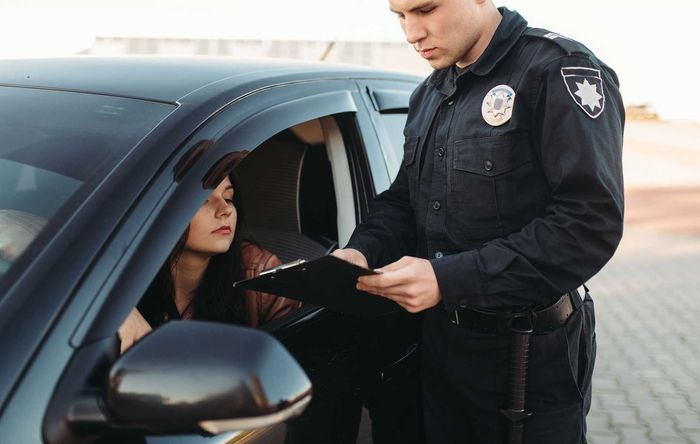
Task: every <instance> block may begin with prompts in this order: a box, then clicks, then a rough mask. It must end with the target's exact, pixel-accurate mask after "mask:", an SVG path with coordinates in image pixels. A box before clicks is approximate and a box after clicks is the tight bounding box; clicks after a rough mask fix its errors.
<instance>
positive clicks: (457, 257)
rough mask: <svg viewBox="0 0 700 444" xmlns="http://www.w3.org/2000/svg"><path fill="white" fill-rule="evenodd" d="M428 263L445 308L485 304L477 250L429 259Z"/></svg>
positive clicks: (452, 308)
mask: <svg viewBox="0 0 700 444" xmlns="http://www.w3.org/2000/svg"><path fill="white" fill-rule="evenodd" d="M430 264H431V265H432V266H433V271H434V272H435V277H436V278H437V281H438V286H439V287H440V295H441V297H442V303H443V305H444V307H445V309H446V310H448V311H451V310H454V309H456V308H468V307H478V306H484V305H486V300H485V299H486V297H485V291H484V284H483V282H482V279H481V273H480V272H479V262H478V251H477V250H472V251H465V252H463V253H458V254H453V255H448V256H443V257H441V258H439V259H430Z"/></svg>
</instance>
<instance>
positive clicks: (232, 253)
mask: <svg viewBox="0 0 700 444" xmlns="http://www.w3.org/2000/svg"><path fill="white" fill-rule="evenodd" d="M229 178H230V180H231V184H232V185H233V189H234V193H233V205H234V207H236V211H237V213H238V217H237V221H236V229H235V230H234V236H233V242H232V243H231V247H230V248H229V249H228V251H227V252H225V253H222V254H217V255H215V256H212V257H211V259H210V260H209V265H207V268H206V270H205V271H204V274H203V275H202V279H201V280H200V282H199V286H198V287H197V289H196V290H195V294H194V297H193V298H192V301H191V303H190V306H189V307H188V308H187V310H186V313H187V315H188V317H191V318H192V319H202V320H209V321H221V322H227V323H234V324H245V322H246V318H245V300H244V296H243V294H242V292H241V291H240V290H238V289H235V288H233V283H234V282H236V281H238V280H241V279H243V275H244V272H243V269H242V265H241V242H242V239H241V236H240V231H241V226H242V225H243V220H244V215H243V205H241V194H240V190H239V188H238V186H237V181H236V179H235V175H234V174H231V175H230V176H229ZM188 234H189V226H188V227H187V229H185V232H184V233H183V234H182V236H181V237H180V239H179V240H178V242H177V244H176V245H175V248H174V249H173V251H172V252H171V253H170V255H169V256H168V259H167V260H166V261H165V263H164V264H163V266H162V267H161V268H160V270H159V271H158V274H156V277H155V278H154V279H153V282H151V285H150V286H149V287H148V290H146V293H145V294H144V296H143V298H142V299H141V301H140V302H139V304H138V309H139V311H140V312H141V314H142V315H143V317H144V318H145V319H146V321H148V323H149V324H151V326H153V327H156V326H158V325H160V324H162V323H163V322H165V321H166V320H168V319H170V318H173V317H176V316H177V313H176V312H173V310H177V309H176V307H175V284H174V283H173V277H172V270H173V269H174V268H175V266H176V265H177V261H178V260H179V259H180V256H181V255H182V252H183V251H184V249H185V244H186V242H187V235H188Z"/></svg>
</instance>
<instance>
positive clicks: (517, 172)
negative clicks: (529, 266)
mask: <svg viewBox="0 0 700 444" xmlns="http://www.w3.org/2000/svg"><path fill="white" fill-rule="evenodd" d="M530 157H531V156H530V144H529V141H528V137H527V134H526V133H514V134H507V135H503V136H489V137H479V138H473V139H463V140H459V141H457V142H455V144H454V150H453V157H452V171H451V173H452V177H451V180H450V190H449V193H448V214H447V222H448V228H449V229H450V232H452V233H455V234H456V235H457V237H458V238H460V239H463V240H472V239H488V238H494V237H499V236H503V235H505V234H507V233H508V232H510V231H512V229H513V228H514V227H513V225H515V224H514V223H513V220H512V219H513V217H512V216H513V213H514V212H517V208H515V207H514V206H513V204H514V203H518V202H520V201H521V200H523V199H524V201H530V200H531V199H530V198H528V197H527V194H528V193H529V189H528V178H530V179H531V178H532V174H533V171H532V168H531V166H532V163H531V159H530ZM524 168H525V169H524ZM523 173H524V174H523ZM517 206H520V205H517ZM518 219H520V218H518Z"/></svg>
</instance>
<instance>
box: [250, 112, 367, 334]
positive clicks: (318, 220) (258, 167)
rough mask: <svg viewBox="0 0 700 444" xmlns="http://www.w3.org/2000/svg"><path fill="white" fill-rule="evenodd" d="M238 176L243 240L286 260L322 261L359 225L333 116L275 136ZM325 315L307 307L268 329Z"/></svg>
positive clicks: (257, 151) (258, 149)
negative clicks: (240, 193) (242, 216)
mask: <svg viewBox="0 0 700 444" xmlns="http://www.w3.org/2000/svg"><path fill="white" fill-rule="evenodd" d="M236 175H237V179H238V180H237V182H238V186H239V187H240V188H241V190H242V198H243V209H242V210H243V214H244V225H243V231H242V236H243V237H244V238H246V239H249V240H252V241H254V242H256V243H258V244H259V245H261V246H262V247H264V248H265V249H267V250H269V251H271V252H272V253H274V254H276V255H277V256H278V257H279V258H280V259H281V260H282V262H290V261H293V260H297V259H305V260H310V259H315V258H318V257H321V256H323V255H326V254H329V253H330V252H331V251H333V250H334V249H336V248H338V245H339V239H340V241H341V242H342V243H343V244H344V243H345V242H346V241H347V239H349V237H350V234H351V233H352V230H353V229H354V227H355V214H354V203H353V202H354V199H353V197H352V196H353V192H352V182H351V178H350V171H349V165H348V161H347V155H346V152H345V146H344V142H343V138H342V134H341V133H340V129H339V128H338V125H337V123H336V121H335V119H333V118H332V117H325V118H322V119H315V120H312V121H308V122H304V123H301V124H299V125H296V126H293V127H291V128H289V129H287V130H284V131H282V132H280V133H278V134H276V135H274V136H273V137H271V138H270V139H268V140H267V141H265V142H263V143H262V144H261V145H260V146H258V147H257V148H256V149H255V150H253V151H252V152H251V153H250V154H249V155H248V156H247V157H246V158H245V159H244V160H243V161H242V162H241V163H240V165H238V167H237V168H236ZM341 202H342V205H340V203H341ZM348 207H349V209H350V211H348ZM338 208H340V209H341V210H340V211H338ZM319 311H320V310H319V307H317V306H313V305H309V304H306V305H304V306H302V308H300V309H298V310H296V311H295V312H292V313H290V314H288V315H287V316H284V317H283V318H280V319H276V320H274V321H272V322H270V323H268V324H266V325H263V326H262V328H263V329H265V330H268V331H275V330H279V329H281V328H282V327H284V326H289V325H291V324H294V323H295V322H296V321H298V320H300V319H303V318H308V316H310V315H312V314H313V313H318V312H319Z"/></svg>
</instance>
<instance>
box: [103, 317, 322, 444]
mask: <svg viewBox="0 0 700 444" xmlns="http://www.w3.org/2000/svg"><path fill="white" fill-rule="evenodd" d="M108 378H109V379H108V382H107V384H106V386H105V389H104V392H103V396H102V398H103V401H104V406H105V407H106V413H107V415H108V417H109V418H110V423H112V424H113V426H124V427H129V428H131V427H134V428H145V429H148V430H150V431H152V432H156V433H187V432H189V433H192V432H204V433H209V434H218V433H222V432H225V431H231V430H245V429H252V428H258V427H265V426H269V425H272V424H275V423H278V422H281V421H284V420H287V419H289V418H291V417H294V416H296V415H299V414H301V412H303V411H304V409H305V408H306V405H307V404H308V403H309V401H310V400H311V382H310V381H309V379H308V378H307V376H306V374H305V373H304V371H303V370H302V368H301V367H300V366H299V364H298V363H297V362H296V361H295V360H294V358H292V356H291V355H290V354H289V352H287V350H286V349H284V347H282V345H281V344H280V343H279V342H278V341H277V340H276V339H274V338H273V337H272V336H270V335H269V334H267V333H264V332H262V331H259V330H253V329H250V328H245V327H236V326H231V325H225V324H217V323H210V322H198V321H172V322H168V323H167V324H165V325H163V326H162V327H160V328H158V329H156V330H155V331H154V332H153V333H151V334H149V335H147V336H146V337H144V338H143V339H142V340H141V341H139V342H138V343H136V344H135V345H134V346H132V347H131V348H130V349H129V350H128V351H127V352H126V353H125V354H124V355H123V356H121V357H120V358H119V359H118V360H117V361H116V362H115V363H114V365H113V366H112V368H111V370H110V372H109V376H108Z"/></svg>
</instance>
